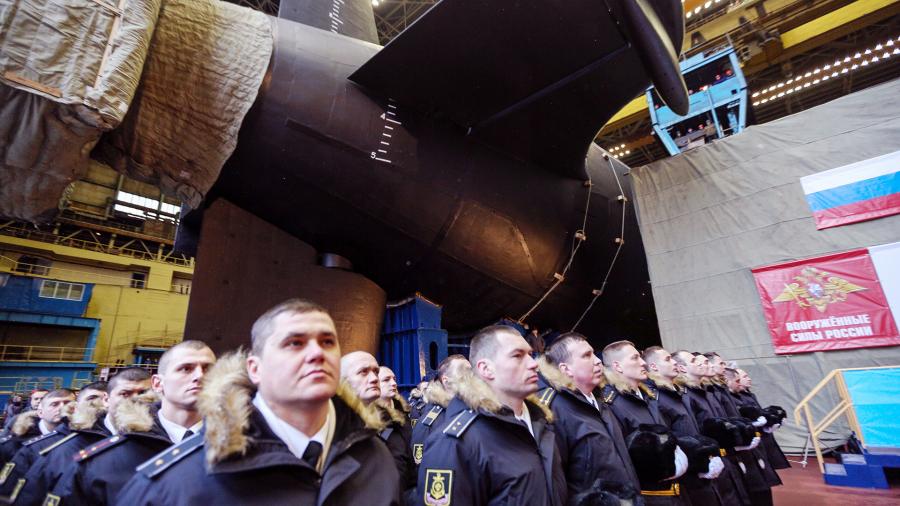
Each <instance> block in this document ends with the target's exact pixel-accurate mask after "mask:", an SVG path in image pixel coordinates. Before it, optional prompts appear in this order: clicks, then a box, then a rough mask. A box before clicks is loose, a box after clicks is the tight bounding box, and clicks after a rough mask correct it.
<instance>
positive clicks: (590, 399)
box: [581, 392, 600, 410]
mask: <svg viewBox="0 0 900 506" xmlns="http://www.w3.org/2000/svg"><path fill="white" fill-rule="evenodd" d="M581 395H583V396H584V398H585V399H587V401H588V403H589V404H590V405H591V406H594V407H595V408H597V410H599V409H600V406H599V405H598V404H597V398H596V397H594V394H593V393H590V394H586V393H584V392H582V394H581Z"/></svg>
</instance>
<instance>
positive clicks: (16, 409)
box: [3, 394, 25, 431]
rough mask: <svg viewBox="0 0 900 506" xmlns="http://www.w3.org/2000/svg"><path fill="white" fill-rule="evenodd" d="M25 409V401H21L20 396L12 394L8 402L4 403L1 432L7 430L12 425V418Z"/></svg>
mask: <svg viewBox="0 0 900 506" xmlns="http://www.w3.org/2000/svg"><path fill="white" fill-rule="evenodd" d="M24 409H25V401H24V400H23V399H22V396H21V395H19V394H13V395H11V396H10V398H9V401H7V403H6V409H5V410H4V416H5V418H4V420H3V430H4V431H7V430H9V427H10V426H11V425H12V423H13V418H15V417H16V415H18V414H19V413H21V412H22V410H24Z"/></svg>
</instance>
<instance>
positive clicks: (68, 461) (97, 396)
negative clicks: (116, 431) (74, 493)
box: [10, 382, 125, 506]
mask: <svg viewBox="0 0 900 506" xmlns="http://www.w3.org/2000/svg"><path fill="white" fill-rule="evenodd" d="M124 385H125V383H124V382H120V384H119V388H122V387H123V386H124ZM108 388H109V385H108V384H107V383H105V382H96V383H91V384H89V385H86V386H85V387H84V388H83V389H82V390H81V392H79V394H78V401H77V405H76V407H75V412H74V413H73V414H72V416H71V417H70V418H69V423H68V429H69V434H68V435H66V436H65V437H63V438H62V439H59V440H58V441H56V442H54V443H52V444H50V445H48V446H46V447H44V448H41V449H40V450H39V451H38V456H37V459H36V460H35V461H34V462H33V463H32V464H31V466H30V467H29V468H28V471H27V472H26V473H25V475H24V476H23V477H22V478H20V481H22V482H23V485H22V487H21V488H19V490H18V491H17V492H16V491H15V490H14V491H13V493H12V494H11V496H10V497H11V501H10V502H15V504H17V505H26V506H31V505H40V504H42V503H43V501H44V496H45V495H46V494H47V492H48V491H49V490H50V488H51V487H52V486H53V485H54V484H55V483H56V482H57V481H58V480H59V478H60V476H62V474H63V473H64V472H65V470H66V469H67V468H68V467H69V466H70V465H74V463H73V462H72V456H73V455H74V454H75V453H77V452H78V451H79V450H81V449H82V448H85V447H87V446H90V445H92V444H94V443H97V442H99V441H102V440H103V439H105V438H107V437H108V436H109V435H110V432H109V430H108V429H107V428H106V426H105V424H104V423H103V420H104V418H105V416H106V411H107V405H108V401H109V395H108V393H107V390H108ZM117 398H120V396H117Z"/></svg>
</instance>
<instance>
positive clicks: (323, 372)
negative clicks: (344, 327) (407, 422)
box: [117, 299, 399, 506]
mask: <svg viewBox="0 0 900 506" xmlns="http://www.w3.org/2000/svg"><path fill="white" fill-rule="evenodd" d="M251 338H252V341H253V348H252V351H251V352H250V354H249V355H248V354H246V353H244V352H237V353H233V354H229V355H228V356H226V357H223V358H222V359H220V360H219V361H218V362H217V364H216V366H215V367H213V368H212V369H211V370H210V371H209V374H208V375H207V377H206V379H205V380H204V390H203V393H202V394H201V398H200V403H199V408H200V411H201V413H202V414H203V415H204V431H203V436H202V437H193V438H188V439H185V440H184V441H182V442H181V443H180V444H178V445H176V446H174V447H173V448H171V449H169V450H167V451H166V452H164V453H162V454H160V455H157V456H156V457H155V458H154V459H153V460H150V461H147V462H146V463H144V464H143V465H141V466H140V467H138V469H137V473H136V475H135V476H134V477H133V478H132V479H131V481H130V482H129V483H128V484H127V485H126V487H125V488H124V489H123V490H122V492H121V493H120V495H119V498H118V501H117V504H122V505H128V506H140V505H160V506H162V505H165V506H189V505H190V506H194V505H198V504H200V505H213V504H253V505H256V506H265V505H283V504H317V505H321V506H336V505H349V504H366V505H374V506H381V505H384V506H388V505H394V504H397V502H398V500H399V487H398V476H397V470H396V468H395V467H394V466H393V465H392V463H393V462H392V461H391V456H390V452H388V450H387V448H386V447H385V446H384V443H383V442H382V441H381V440H380V439H379V438H378V435H377V432H376V431H377V430H380V429H381V428H382V425H381V424H380V421H379V420H377V419H376V417H374V416H372V414H371V413H370V412H369V411H368V410H367V409H365V408H364V407H363V406H362V405H361V403H360V402H359V400H358V399H357V398H356V397H355V396H353V395H352V393H350V392H349V391H347V390H346V389H344V388H339V386H338V385H339V379H340V356H341V349H340V344H339V343H338V336H337V330H336V329H335V325H334V321H333V320H332V319H331V316H330V315H329V314H328V312H327V311H326V310H325V309H324V308H323V307H321V306H319V305H317V304H314V303H310V302H307V301H303V300H299V299H292V300H289V301H286V302H284V303H281V304H279V305H277V306H275V307H273V308H272V309H270V310H268V311H266V312H265V313H264V314H263V315H262V316H260V318H259V319H258V320H257V321H256V323H255V324H254V325H253V329H252V331H251Z"/></svg>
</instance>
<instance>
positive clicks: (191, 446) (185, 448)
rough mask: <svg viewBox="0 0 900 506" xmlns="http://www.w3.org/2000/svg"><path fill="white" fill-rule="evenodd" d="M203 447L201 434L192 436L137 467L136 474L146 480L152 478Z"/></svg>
mask: <svg viewBox="0 0 900 506" xmlns="http://www.w3.org/2000/svg"><path fill="white" fill-rule="evenodd" d="M201 446H203V434H202V433H201V434H194V435H193V436H191V437H189V438H187V439H185V440H184V441H182V442H180V443H178V444H177V445H175V446H172V447H171V448H167V449H166V450H165V451H163V452H160V453H159V454H157V455H156V456H155V457H153V458H152V459H150V460H148V461H147V462H144V463H143V464H141V465H139V466H138V467H137V469H136V471H137V472H139V473H141V474H143V475H144V476H146V477H147V478H154V477H156V476H157V475H159V474H160V473H162V472H163V471H165V470H166V469H168V468H170V467H172V465H173V464H175V463H176V462H178V461H179V460H181V459H183V458H185V457H187V456H188V455H190V454H191V453H194V451H196V450H197V449H198V448H200V447H201Z"/></svg>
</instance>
